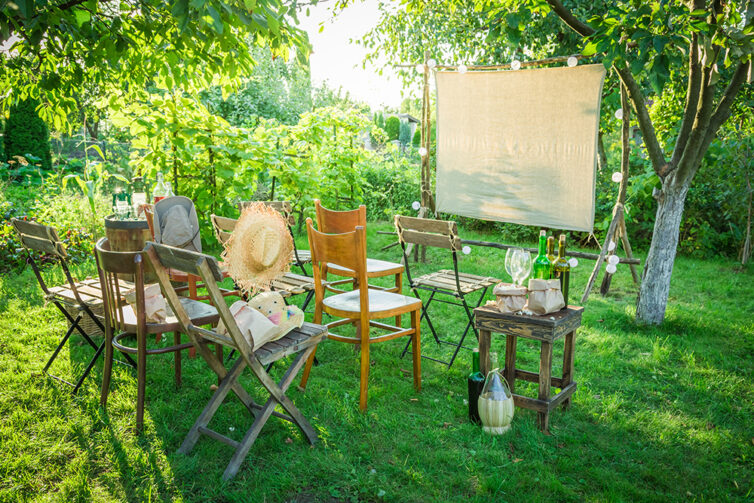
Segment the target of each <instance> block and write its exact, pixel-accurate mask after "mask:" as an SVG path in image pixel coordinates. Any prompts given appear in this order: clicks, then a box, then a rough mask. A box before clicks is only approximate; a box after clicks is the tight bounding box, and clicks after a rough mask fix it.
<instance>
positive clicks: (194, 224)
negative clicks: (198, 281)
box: [153, 196, 202, 253]
mask: <svg viewBox="0 0 754 503" xmlns="http://www.w3.org/2000/svg"><path fill="white" fill-rule="evenodd" d="M177 206H182V207H183V208H184V209H185V210H186V214H188V222H187V226H188V228H190V230H189V232H188V233H187V235H185V236H184V238H185V239H184V240H183V242H181V243H165V242H164V236H165V233H166V226H167V225H168V224H171V225H175V224H177V222H169V221H168V219H169V215H170V211H171V210H172V209H173V208H175V207H177ZM153 227H154V240H155V242H157V243H163V244H167V245H170V246H175V247H178V248H185V249H187V250H192V251H197V252H199V253H201V251H202V238H201V235H200V234H199V217H198V216H197V214H196V207H195V206H194V201H192V200H191V199H189V198H188V197H186V196H173V197H166V198H165V199H161V200H160V201H158V202H156V203H155V205H154V222H153Z"/></svg>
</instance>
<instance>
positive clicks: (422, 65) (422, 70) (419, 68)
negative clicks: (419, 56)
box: [416, 63, 424, 73]
mask: <svg viewBox="0 0 754 503" xmlns="http://www.w3.org/2000/svg"><path fill="white" fill-rule="evenodd" d="M416 71H417V72H418V73H424V64H422V63H419V64H418V65H416Z"/></svg>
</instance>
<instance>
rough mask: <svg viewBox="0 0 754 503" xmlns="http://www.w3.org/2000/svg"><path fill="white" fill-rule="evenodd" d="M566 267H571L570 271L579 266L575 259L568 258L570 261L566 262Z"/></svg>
mask: <svg viewBox="0 0 754 503" xmlns="http://www.w3.org/2000/svg"><path fill="white" fill-rule="evenodd" d="M568 265H570V266H571V269H573V268H574V267H576V266H578V265H579V261H578V260H576V257H571V258H570V259H569V260H568Z"/></svg>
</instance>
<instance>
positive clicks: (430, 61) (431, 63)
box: [427, 59, 437, 70]
mask: <svg viewBox="0 0 754 503" xmlns="http://www.w3.org/2000/svg"><path fill="white" fill-rule="evenodd" d="M427 66H428V67H429V69H430V70H432V69H433V68H434V67H436V66H437V61H435V60H434V59H430V60H428V61H427Z"/></svg>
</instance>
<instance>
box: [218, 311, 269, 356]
mask: <svg viewBox="0 0 754 503" xmlns="http://www.w3.org/2000/svg"><path fill="white" fill-rule="evenodd" d="M230 314H232V315H233V318H234V319H235V320H236V325H238V328H239V330H240V331H241V334H243V336H244V338H245V339H246V342H248V343H249V344H253V348H255V349H256V348H260V347H262V346H264V345H265V344H266V343H267V342H269V341H271V340H274V339H275V338H276V337H277V336H278V335H279V330H278V326H277V325H275V324H274V323H273V322H271V321H270V320H269V319H267V317H266V316H265V315H263V314H262V313H260V312H259V311H257V310H256V309H254V308H253V307H250V306H249V305H248V304H247V303H246V302H245V301H243V300H238V301H236V302H234V303H233V305H232V306H230ZM215 331H216V332H217V333H218V334H226V333H227V330H226V328H225V325H224V324H223V321H222V320H220V323H218V325H217V328H216V329H215Z"/></svg>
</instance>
